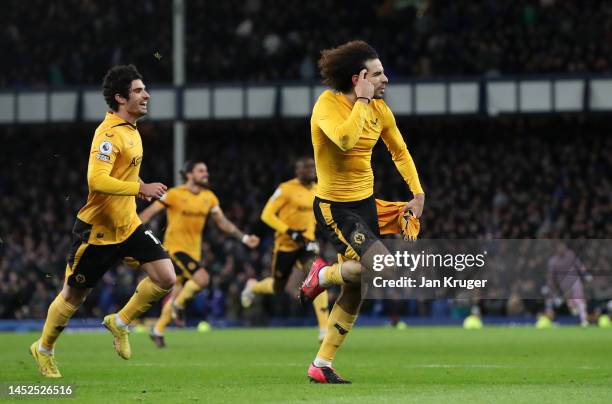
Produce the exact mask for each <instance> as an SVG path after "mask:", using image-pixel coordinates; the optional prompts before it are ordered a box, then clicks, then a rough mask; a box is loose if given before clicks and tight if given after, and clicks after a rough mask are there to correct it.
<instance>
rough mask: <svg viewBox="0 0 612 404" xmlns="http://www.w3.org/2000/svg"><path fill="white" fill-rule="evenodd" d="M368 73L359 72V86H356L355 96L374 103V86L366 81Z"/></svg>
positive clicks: (365, 70) (366, 70) (365, 71)
mask: <svg viewBox="0 0 612 404" xmlns="http://www.w3.org/2000/svg"><path fill="white" fill-rule="evenodd" d="M367 73H368V69H362V70H361V71H360V72H359V76H358V78H357V84H355V95H356V96H357V97H359V98H367V99H368V100H370V101H372V97H374V84H372V83H370V81H369V80H368V79H366V75H367ZM358 101H359V100H358ZM368 102H369V101H368Z"/></svg>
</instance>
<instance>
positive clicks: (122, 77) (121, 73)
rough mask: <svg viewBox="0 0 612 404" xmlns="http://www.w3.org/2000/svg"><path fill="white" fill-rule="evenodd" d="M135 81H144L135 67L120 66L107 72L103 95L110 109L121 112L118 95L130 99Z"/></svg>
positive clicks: (103, 84)
mask: <svg viewBox="0 0 612 404" xmlns="http://www.w3.org/2000/svg"><path fill="white" fill-rule="evenodd" d="M134 80H142V75H141V74H140V73H139V72H138V69H136V66H134V65H118V66H114V67H112V68H110V70H109V71H108V72H106V75H105V76H104V81H103V82H102V94H104V100H105V101H106V104H108V106H109V107H110V109H112V110H113V111H117V110H119V103H118V102H117V100H116V99H115V95H116V94H119V95H120V96H122V97H123V98H125V99H126V100H127V99H129V98H130V88H131V86H132V81H134Z"/></svg>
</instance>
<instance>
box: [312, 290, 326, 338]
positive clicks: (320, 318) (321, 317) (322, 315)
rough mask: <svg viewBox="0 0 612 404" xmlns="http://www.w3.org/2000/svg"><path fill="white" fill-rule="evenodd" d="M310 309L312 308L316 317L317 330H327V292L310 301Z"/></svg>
mask: <svg viewBox="0 0 612 404" xmlns="http://www.w3.org/2000/svg"><path fill="white" fill-rule="evenodd" d="M312 307H314V311H315V315H316V316H317V323H319V329H320V330H324V329H325V328H327V320H328V318H329V301H328V297H327V290H324V291H323V292H322V293H321V294H320V295H319V296H317V297H316V298H315V299H314V300H313V301H312Z"/></svg>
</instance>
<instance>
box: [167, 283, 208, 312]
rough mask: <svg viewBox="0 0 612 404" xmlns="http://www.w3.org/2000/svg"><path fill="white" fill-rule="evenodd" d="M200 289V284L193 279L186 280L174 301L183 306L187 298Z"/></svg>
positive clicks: (190, 297)
mask: <svg viewBox="0 0 612 404" xmlns="http://www.w3.org/2000/svg"><path fill="white" fill-rule="evenodd" d="M200 290H202V288H201V287H200V285H198V284H197V283H195V282H194V281H193V279H189V280H188V281H187V282H185V285H183V289H181V292H180V293H179V295H178V296H177V297H176V300H175V301H174V303H175V304H176V305H177V306H178V307H185V303H187V301H188V300H191V299H192V298H193V296H194V295H195V294H197V293H198V292H199V291H200Z"/></svg>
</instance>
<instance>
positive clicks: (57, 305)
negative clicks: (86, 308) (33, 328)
mask: <svg viewBox="0 0 612 404" xmlns="http://www.w3.org/2000/svg"><path fill="white" fill-rule="evenodd" d="M77 309H78V307H77V306H73V305H72V304H70V303H68V302H67V301H66V300H64V298H63V297H62V295H61V293H60V294H59V295H57V297H56V298H55V300H53V303H51V305H49V311H48V312H47V319H46V320H45V326H44V327H43V332H42V338H41V341H40V345H41V348H44V349H47V350H49V351H51V350H52V349H53V346H54V345H55V341H56V340H57V338H58V337H59V335H60V334H61V333H62V331H63V330H64V328H65V327H66V325H67V324H68V320H69V319H70V317H72V316H73V315H74V313H75V312H76V311H77Z"/></svg>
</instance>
